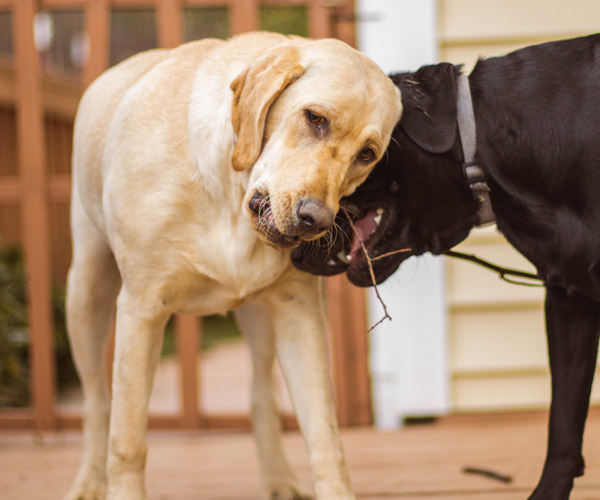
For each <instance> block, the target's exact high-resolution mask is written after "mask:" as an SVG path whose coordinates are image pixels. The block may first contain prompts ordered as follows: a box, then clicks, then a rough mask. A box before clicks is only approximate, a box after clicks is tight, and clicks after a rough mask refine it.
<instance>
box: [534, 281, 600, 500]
mask: <svg viewBox="0 0 600 500" xmlns="http://www.w3.org/2000/svg"><path fill="white" fill-rule="evenodd" d="M599 311H600V308H599V306H598V304H597V303H595V302H593V301H591V300H589V299H587V298H585V297H582V296H579V295H573V296H570V295H567V293H566V291H565V290H564V289H562V288H554V287H552V288H548V290H547V292H546V331H547V334H548V353H549V356H550V371H551V373H552V405H551V407H550V424H549V431H548V451H547V455H546V463H545V465H544V471H543V473H542V477H541V479H540V483H539V485H538V487H537V488H536V489H535V491H534V492H533V494H532V495H531V497H529V500H568V498H569V493H570V491H571V489H572V488H573V479H574V478H575V477H578V476H581V475H583V469H584V462H583V457H582V454H581V448H582V444H583V429H584V426H585V420H586V417H587V412H588V407H589V398H590V390H591V386H592V380H593V378H594V370H595V366H596V355H597V351H598V333H599V331H600V314H599Z"/></svg>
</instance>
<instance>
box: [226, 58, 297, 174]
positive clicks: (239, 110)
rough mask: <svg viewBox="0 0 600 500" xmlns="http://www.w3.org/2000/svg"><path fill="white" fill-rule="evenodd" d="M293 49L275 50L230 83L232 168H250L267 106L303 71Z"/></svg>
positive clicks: (257, 151) (257, 150)
mask: <svg viewBox="0 0 600 500" xmlns="http://www.w3.org/2000/svg"><path fill="white" fill-rule="evenodd" d="M299 61H300V53H299V52H298V50H297V49H296V48H294V47H278V48H276V49H274V50H272V51H271V52H270V53H269V54H267V55H266V56H265V57H263V58H262V59H260V60H259V61H258V62H257V63H256V64H254V65H252V66H250V67H249V68H248V69H246V70H245V71H243V72H242V73H240V74H239V75H238V76H237V78H236V79H235V80H233V82H232V83H231V85H230V87H231V90H233V110H232V116H231V119H232V122H233V129H234V130H235V133H236V134H237V138H238V139H237V143H236V145H235V148H234V150H233V155H232V156H231V164H232V166H233V168H234V169H235V170H236V171H238V172H240V171H242V170H246V169H247V168H250V167H251V166H252V165H254V163H255V162H256V160H257V159H258V157H259V156H260V152H261V149H262V141H263V134H264V129H265V121H266V118H267V113H268V111H269V107H270V106H271V104H273V102H274V101H275V99H276V98H277V97H278V96H279V94H281V93H282V92H283V91H284V90H285V88H286V87H287V86H288V85H290V84H291V83H293V82H294V81H296V80H297V79H298V78H300V77H301V76H302V75H303V74H304V72H305V71H306V70H305V68H304V67H303V66H301V65H300V62H299Z"/></svg>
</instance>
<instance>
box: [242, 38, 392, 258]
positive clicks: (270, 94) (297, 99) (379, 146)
mask: <svg viewBox="0 0 600 500" xmlns="http://www.w3.org/2000/svg"><path fill="white" fill-rule="evenodd" d="M231 89H232V90H233V93H234V96H233V112H232V120H233V127H234V130H235V132H236V134H237V143H236V145H235V149H234V151H233V155H232V166H233V168H234V169H235V170H238V171H242V170H246V169H249V168H251V167H252V171H251V174H250V181H249V186H248V190H247V193H246V198H245V200H244V205H245V206H246V207H247V209H248V210H249V211H250V214H251V218H252V224H253V226H254V228H255V229H256V230H257V231H258V234H259V237H260V238H261V239H262V240H263V241H265V242H266V243H268V244H270V245H272V246H274V247H277V248H292V247H295V246H296V245H298V244H299V243H300V241H301V240H309V239H314V238H318V237H320V236H322V235H323V234H324V233H325V232H326V231H328V230H329V229H330V228H331V227H332V225H333V221H334V218H335V214H336V213H337V211H338V208H339V205H338V204H339V200H340V198H341V197H342V196H347V195H349V194H350V193H352V192H353V191H354V189H355V188H356V187H357V186H358V185H359V184H360V183H361V182H363V181H364V180H365V178H366V177H367V175H368V174H369V172H370V171H371V170H372V168H373V167H374V166H375V164H376V162H377V161H378V160H379V159H380V158H381V156H382V155H383V154H384V152H385V149H386V147H387V144H388V142H389V139H390V136H391V133H392V130H393V128H394V126H395V125H396V123H397V122H398V120H399V118H400V114H401V109H402V106H401V103H400V94H399V91H398V89H397V87H396V86H395V85H393V83H392V82H391V80H390V79H389V78H388V77H387V76H386V75H385V74H384V73H383V72H382V71H381V69H380V68H379V67H378V66H377V65H375V63H373V62H372V61H371V60H370V59H368V58H367V57H366V56H365V55H364V54H361V53H360V52H358V51H356V50H354V49H352V48H351V47H349V46H348V45H346V44H344V43H343V42H340V41H337V40H319V41H309V40H303V39H290V43H289V44H287V45H283V46H279V47H276V48H272V49H270V50H269V51H268V52H267V53H266V54H264V56H263V57H262V58H261V59H260V60H258V61H255V62H254V63H253V64H252V65H250V66H249V67H248V68H247V69H246V70H244V71H243V72H242V73H241V74H240V75H238V77H237V78H236V79H235V80H234V81H233V82H232V84H231Z"/></svg>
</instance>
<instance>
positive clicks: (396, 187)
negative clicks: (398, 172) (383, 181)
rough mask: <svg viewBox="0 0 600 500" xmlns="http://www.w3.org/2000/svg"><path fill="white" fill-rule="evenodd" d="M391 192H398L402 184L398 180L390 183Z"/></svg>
mask: <svg viewBox="0 0 600 500" xmlns="http://www.w3.org/2000/svg"><path fill="white" fill-rule="evenodd" d="M389 189H390V193H397V192H398V190H399V189H400V185H399V184H398V183H397V182H396V181H392V183H391V184H390V188H389Z"/></svg>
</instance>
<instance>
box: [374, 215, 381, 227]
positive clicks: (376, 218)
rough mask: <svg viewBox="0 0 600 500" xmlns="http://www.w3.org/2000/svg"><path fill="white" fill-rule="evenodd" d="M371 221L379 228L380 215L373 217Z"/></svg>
mask: <svg viewBox="0 0 600 500" xmlns="http://www.w3.org/2000/svg"><path fill="white" fill-rule="evenodd" d="M373 220H374V221H375V224H377V225H378V226H379V224H380V223H381V214H379V215H376V216H375V217H373Z"/></svg>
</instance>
